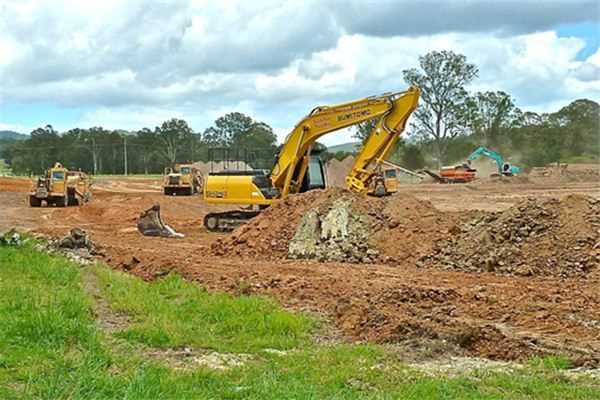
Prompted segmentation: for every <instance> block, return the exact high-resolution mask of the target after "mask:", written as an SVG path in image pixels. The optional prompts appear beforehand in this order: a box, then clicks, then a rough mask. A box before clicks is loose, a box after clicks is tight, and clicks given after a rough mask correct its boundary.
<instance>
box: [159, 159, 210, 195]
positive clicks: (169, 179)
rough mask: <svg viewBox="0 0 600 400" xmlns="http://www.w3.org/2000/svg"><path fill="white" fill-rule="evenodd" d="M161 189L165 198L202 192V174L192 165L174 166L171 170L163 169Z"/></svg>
mask: <svg viewBox="0 0 600 400" xmlns="http://www.w3.org/2000/svg"><path fill="white" fill-rule="evenodd" d="M162 187H163V193H164V194H165V195H167V196H171V195H175V194H180V195H181V194H183V195H188V196H191V195H193V194H195V193H198V192H200V190H202V173H201V172H200V170H198V168H196V167H194V166H193V165H192V164H175V167H174V168H173V169H171V168H167V169H165V174H164V176H163V183H162Z"/></svg>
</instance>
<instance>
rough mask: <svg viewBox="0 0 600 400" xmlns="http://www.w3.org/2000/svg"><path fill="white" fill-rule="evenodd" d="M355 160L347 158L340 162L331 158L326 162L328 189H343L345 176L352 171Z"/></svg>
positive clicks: (350, 157) (351, 157)
mask: <svg viewBox="0 0 600 400" xmlns="http://www.w3.org/2000/svg"><path fill="white" fill-rule="evenodd" d="M355 161H356V158H355V157H354V156H348V157H346V158H344V159H343V160H342V161H338V160H337V159H335V158H332V159H331V160H329V161H328V162H327V184H328V185H329V186H330V187H336V188H345V187H346V176H347V175H348V173H349V172H350V169H352V166H353V165H354V162H355Z"/></svg>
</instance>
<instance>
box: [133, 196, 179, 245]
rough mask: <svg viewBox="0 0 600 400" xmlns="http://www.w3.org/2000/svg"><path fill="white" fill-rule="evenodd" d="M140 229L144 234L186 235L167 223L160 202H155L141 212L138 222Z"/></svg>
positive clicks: (159, 235)
mask: <svg viewBox="0 0 600 400" xmlns="http://www.w3.org/2000/svg"><path fill="white" fill-rule="evenodd" d="M137 228H138V231H139V232H140V233H141V234H142V235H144V236H158V237H176V238H182V237H184V235H183V234H182V233H178V232H176V231H175V229H173V228H171V227H170V226H169V225H167V224H165V223H164V222H163V220H162V218H161V216H160V204H155V205H153V206H152V207H150V208H149V209H147V210H146V211H143V212H142V213H141V214H140V217H139V218H138V222H137Z"/></svg>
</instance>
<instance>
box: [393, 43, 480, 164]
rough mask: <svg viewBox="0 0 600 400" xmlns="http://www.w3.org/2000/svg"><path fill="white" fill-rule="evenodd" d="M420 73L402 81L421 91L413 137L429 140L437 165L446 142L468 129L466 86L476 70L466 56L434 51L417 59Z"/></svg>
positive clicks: (414, 71) (408, 73) (407, 75)
mask: <svg viewBox="0 0 600 400" xmlns="http://www.w3.org/2000/svg"><path fill="white" fill-rule="evenodd" d="M419 64H420V67H421V70H417V69H415V68H412V69H408V70H404V71H402V73H403V75H404V80H405V81H406V82H407V83H408V84H409V85H413V86H417V87H419V88H420V89H421V102H420V105H419V107H418V108H417V110H416V111H415V113H414V117H415V118H414V119H415V123H413V124H412V125H413V129H414V133H416V134H417V135H419V136H420V137H421V138H432V139H433V142H434V146H435V151H436V153H437V158H438V164H441V163H442V162H443V161H444V160H445V158H446V150H447V148H448V144H449V142H450V141H451V140H452V139H454V138H455V137H457V136H458V135H459V134H461V133H465V131H466V129H467V126H466V125H467V124H466V123H467V118H466V116H467V105H466V102H467V99H468V95H467V91H466V90H465V86H466V85H467V84H469V83H470V82H471V81H472V80H473V79H474V78H475V77H477V74H478V69H477V67H476V66H475V65H474V64H469V63H467V59H466V57H465V56H463V55H461V54H456V53H454V52H451V51H441V52H438V51H433V52H431V53H427V54H426V55H424V56H421V57H419Z"/></svg>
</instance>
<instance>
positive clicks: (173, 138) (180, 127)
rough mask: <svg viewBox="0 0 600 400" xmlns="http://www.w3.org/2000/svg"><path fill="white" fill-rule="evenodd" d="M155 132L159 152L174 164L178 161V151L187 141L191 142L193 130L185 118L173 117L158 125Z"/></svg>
mask: <svg viewBox="0 0 600 400" xmlns="http://www.w3.org/2000/svg"><path fill="white" fill-rule="evenodd" d="M155 133H156V136H157V138H158V142H159V145H160V146H159V147H158V153H159V154H160V155H161V156H162V157H163V158H164V159H165V160H166V161H167V162H168V163H169V164H170V165H171V166H173V165H174V164H175V162H176V161H177V153H178V151H179V150H180V149H181V148H182V147H183V146H184V145H185V143H186V142H187V143H189V139H190V137H191V135H192V134H193V131H192V129H191V128H190V127H189V125H188V124H187V122H185V121H184V120H182V119H177V118H172V119H170V120H168V121H165V122H163V123H162V125H161V126H160V127H157V128H156V129H155Z"/></svg>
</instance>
